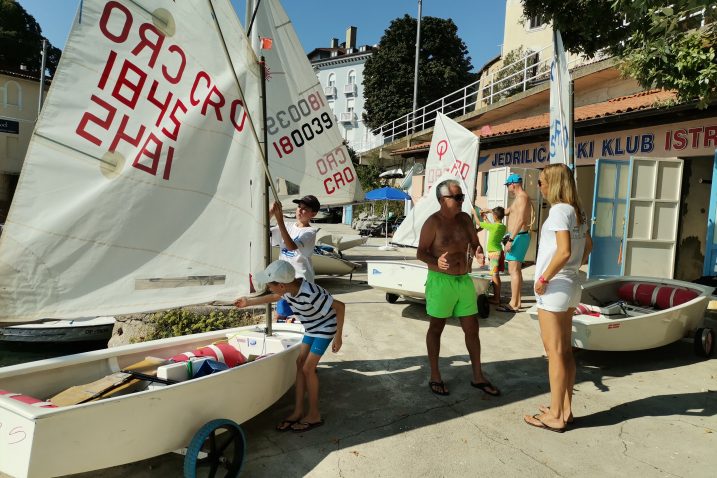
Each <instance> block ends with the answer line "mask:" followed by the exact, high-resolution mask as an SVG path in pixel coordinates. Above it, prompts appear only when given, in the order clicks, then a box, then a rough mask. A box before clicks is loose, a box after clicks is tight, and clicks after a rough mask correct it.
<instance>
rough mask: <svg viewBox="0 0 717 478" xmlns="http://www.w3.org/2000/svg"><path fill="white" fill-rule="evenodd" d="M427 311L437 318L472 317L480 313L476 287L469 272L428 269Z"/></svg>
mask: <svg viewBox="0 0 717 478" xmlns="http://www.w3.org/2000/svg"><path fill="white" fill-rule="evenodd" d="M426 312H428V315H430V316H431V317H436V318H437V319H447V318H448V317H470V316H472V315H476V314H477V313H478V305H477V299H476V288H475V285H473V279H471V278H470V276H469V275H468V274H463V275H450V274H444V273H442V272H436V271H431V270H429V271H428V278H427V279H426Z"/></svg>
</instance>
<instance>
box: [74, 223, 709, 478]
mask: <svg viewBox="0 0 717 478" xmlns="http://www.w3.org/2000/svg"><path fill="white" fill-rule="evenodd" d="M324 227H325V228H326V229H329V230H331V231H335V232H339V233H341V232H343V233H352V232H353V231H351V230H350V228H348V227H347V226H342V225H328V226H324ZM382 244H383V239H378V238H375V239H371V240H370V241H369V243H368V244H366V245H365V246H362V247H357V248H355V249H351V250H349V251H347V252H346V256H348V258H350V259H352V260H362V259H364V258H365V257H367V256H371V257H385V258H389V257H391V258H394V257H401V256H405V255H407V254H408V255H412V254H415V253H414V252H413V251H410V250H408V251H406V250H403V251H401V250H399V251H397V252H385V251H379V250H378V246H380V245H382ZM414 257H415V256H414ZM526 275H527V276H530V273H529V271H528V273H527V274H526ZM365 281H366V275H365V268H364V269H363V272H361V273H359V274H354V276H353V280H352V281H351V282H349V280H348V277H341V278H322V279H319V280H318V282H319V283H320V284H321V285H322V286H324V287H326V288H327V289H328V290H330V291H331V292H333V293H334V295H335V296H336V297H337V298H338V299H340V300H342V301H344V302H345V303H346V304H347V314H346V324H345V328H344V345H343V348H342V349H341V351H340V352H339V353H337V354H333V353H331V352H327V354H326V356H325V358H324V359H323V360H322V361H321V363H320V371H319V377H320V382H321V410H322V413H323V416H324V418H325V420H326V424H325V425H324V426H323V427H321V428H317V429H315V430H312V431H310V432H306V433H301V434H297V433H277V432H275V431H274V426H275V425H276V423H278V422H279V421H280V420H281V419H282V418H283V417H284V416H286V415H288V414H289V413H290V410H291V407H292V403H293V395H292V391H290V392H289V393H287V394H286V395H285V396H284V397H283V398H282V399H280V400H279V402H278V403H276V404H275V405H274V406H272V407H270V408H269V409H268V410H267V411H265V412H264V413H262V414H261V415H259V416H257V417H255V418H254V419H252V420H250V421H249V422H247V423H245V424H244V425H243V427H244V430H245V432H246V435H247V438H248V454H247V457H246V461H245V464H244V469H243V474H242V476H245V477H264V476H280V477H282V478H288V477H295V476H296V477H298V476H312V477H326V478H329V477H331V478H333V477H339V476H340V477H357V478H358V477H361V478H363V477H369V476H371V477H412V478H413V477H419V476H425V477H439V476H496V475H497V476H535V477H543V476H545V477H547V476H585V475H590V476H616V475H621V476H643V477H645V476H679V477H690V478H693V477H703V476H704V477H706V476H714V471H715V469H717V453H715V450H717V393H716V392H715V391H716V390H717V381H716V379H717V360H715V359H712V360H702V359H698V358H697V357H696V356H695V355H694V354H693V353H692V344H691V343H689V342H678V343H675V344H672V345H669V346H666V347H663V348H660V349H656V350H650V351H642V352H627V353H614V352H613V353H598V352H587V351H581V352H578V354H577V356H576V358H577V362H578V364H577V366H578V371H577V382H576V386H575V398H574V403H575V405H574V406H575V408H574V412H575V416H576V422H575V424H574V426H573V427H572V428H571V429H570V430H569V431H568V432H567V433H564V434H558V433H552V432H550V431H545V430H540V429H537V428H532V427H529V426H528V425H526V424H524V423H523V420H522V416H523V415H524V414H533V413H537V407H538V405H540V404H545V403H547V401H548V380H547V362H546V359H545V357H544V351H543V348H542V345H541V343H540V338H539V335H538V328H537V323H536V322H535V321H533V320H531V319H530V317H529V316H528V314H526V313H519V314H515V315H510V314H503V313H495V312H492V313H491V316H490V317H489V318H488V319H484V320H481V321H480V326H481V332H480V338H481V343H482V346H483V353H482V360H483V369H484V372H485V373H486V375H487V376H488V377H489V378H490V380H492V381H493V382H494V384H495V385H497V386H498V387H500V389H501V390H502V392H503V395H502V396H501V397H497V398H495V397H488V396H487V395H485V394H483V393H482V392H480V391H479V390H477V389H475V388H472V387H471V386H470V384H469V381H470V375H471V374H470V363H469V361H468V355H467V352H466V349H465V345H464V342H463V334H462V331H461V328H460V326H459V324H458V323H457V321H456V320H455V319H454V320H450V321H449V322H448V325H447V326H446V329H445V331H444V334H443V341H442V348H441V367H442V372H443V378H444V380H445V382H446V383H447V385H448V387H449V389H450V392H451V393H450V395H449V396H447V397H439V396H436V395H434V394H432V393H430V391H429V389H428V386H427V379H428V368H427V360H426V348H425V333H426V329H427V325H428V322H427V320H428V319H427V316H426V313H425V309H424V307H423V306H422V305H421V304H415V303H409V302H406V301H403V300H399V301H398V302H397V303H396V304H388V303H387V302H385V300H384V294H383V293H381V292H379V291H376V290H373V289H371V288H370V287H368V285H367V284H366V283H365ZM531 288H532V282H530V281H528V283H527V284H526V290H531ZM509 290H510V289H509V286H508V284H507V276H506V283H505V285H504V295H506V294H508V293H509ZM531 299H532V297H528V300H529V301H530V300H531ZM710 322H711V323H710V325H711V326H712V327H716V326H717V323H716V322H717V321H714V320H711V321H710ZM240 403H241V397H237V404H240ZM207 405H208V406H211V404H210V403H208V404H207ZM238 406H239V405H238ZM178 419H181V417H178ZM181 474H182V457H181V456H178V455H173V454H170V455H165V456H161V457H157V458H153V459H150V460H145V461H143V462H139V463H134V464H131V465H126V466H121V467H116V468H112V469H108V470H103V471H100V472H93V473H86V474H82V475H75V476H83V477H90V476H92V477H103V478H114V477H126V476H132V477H173V476H181Z"/></svg>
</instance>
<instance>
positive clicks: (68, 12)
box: [18, 0, 505, 69]
mask: <svg viewBox="0 0 717 478" xmlns="http://www.w3.org/2000/svg"><path fill="white" fill-rule="evenodd" d="M18 1H19V3H20V4H21V5H22V6H23V7H24V8H25V10H27V11H28V12H30V14H32V15H33V16H34V17H35V20H37V22H38V23H39V24H40V27H42V32H43V34H44V35H45V36H46V37H47V38H48V39H49V40H50V42H52V44H53V45H55V46H56V47H58V48H63V47H64V45H65V39H66V38H67V34H68V33H69V30H70V24H71V23H72V19H73V18H74V15H75V11H76V10H77V6H78V4H79V0H18ZM232 3H233V4H234V7H235V8H236V10H237V13H238V15H239V19H240V20H241V21H242V24H244V9H245V0H232ZM282 4H283V5H284V8H285V9H286V11H287V13H288V15H289V18H291V21H292V22H293V24H294V28H296V31H297V34H298V35H299V39H300V40H301V43H302V45H303V46H304V49H305V50H306V51H311V50H313V49H314V48H317V47H323V46H326V47H327V46H329V41H330V39H331V38H338V39H339V41H341V42H343V41H344V40H345V36H346V33H345V32H346V28H347V27H349V26H352V25H353V26H355V27H357V28H358V35H357V43H358V44H359V45H364V44H369V45H373V44H376V43H378V42H379V40H380V39H381V35H382V34H383V32H384V30H385V29H386V28H388V25H389V23H390V22H391V20H393V19H395V18H398V17H402V16H403V15H405V14H409V15H411V16H412V17H415V16H416V15H417V14H418V1H417V0H355V1H348V2H347V1H342V2H329V1H326V0H283V2H282ZM423 15H424V16H433V17H441V18H452V19H453V21H454V22H455V24H456V25H457V26H458V35H459V36H460V37H461V38H462V39H463V41H464V42H465V43H466V45H467V46H468V53H469V55H470V57H471V61H472V63H473V68H474V69H479V68H480V67H481V66H483V64H484V63H485V62H487V61H488V60H490V59H491V58H493V57H495V56H496V55H497V54H498V53H500V44H501V43H502V42H503V26H504V22H505V0H483V1H481V2H476V1H475V0H473V1H471V0H423Z"/></svg>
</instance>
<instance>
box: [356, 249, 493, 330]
mask: <svg viewBox="0 0 717 478" xmlns="http://www.w3.org/2000/svg"><path fill="white" fill-rule="evenodd" d="M366 270H367V274H368V285H370V286H371V287H373V288H374V289H378V290H382V291H385V292H386V301H387V302H390V303H391V304H393V303H395V302H396V301H397V300H398V298H399V297H404V298H406V299H413V300H418V301H425V299H426V279H427V278H428V266H426V264H424V263H422V262H418V261H415V262H409V261H367V262H366ZM469 275H470V277H471V279H472V280H473V285H474V286H475V288H476V294H477V298H476V300H477V301H478V313H479V315H480V316H481V317H483V318H486V317H488V314H489V312H490V309H489V307H490V306H489V305H488V297H487V295H486V294H487V291H488V287H489V286H490V284H491V277H490V274H486V273H482V272H471V273H470V274H469Z"/></svg>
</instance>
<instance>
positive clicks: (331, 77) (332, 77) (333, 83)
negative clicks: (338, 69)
mask: <svg viewBox="0 0 717 478" xmlns="http://www.w3.org/2000/svg"><path fill="white" fill-rule="evenodd" d="M327 86H336V75H335V74H334V73H331V74H330V75H329V84H328V85H327Z"/></svg>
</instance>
